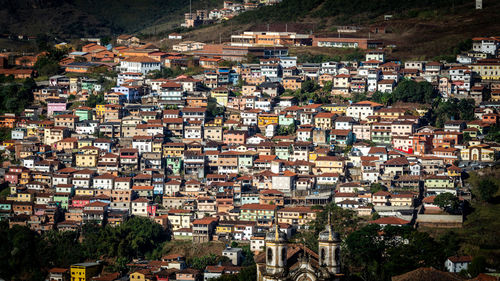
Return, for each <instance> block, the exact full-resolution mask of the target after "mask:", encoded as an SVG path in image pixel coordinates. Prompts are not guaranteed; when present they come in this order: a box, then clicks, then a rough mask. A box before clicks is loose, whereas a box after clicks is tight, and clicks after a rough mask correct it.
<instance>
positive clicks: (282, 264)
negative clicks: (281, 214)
mask: <svg viewBox="0 0 500 281" xmlns="http://www.w3.org/2000/svg"><path fill="white" fill-rule="evenodd" d="M274 218H275V222H274V224H275V227H274V229H272V230H271V231H269V232H268V233H267V234H266V274H264V281H266V280H282V279H281V278H277V277H278V276H284V274H285V273H286V255H287V254H286V250H287V247H286V242H287V239H286V234H285V233H283V232H281V231H280V230H279V225H278V215H277V213H276V212H275V213H274Z"/></svg>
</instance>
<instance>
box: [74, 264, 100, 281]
mask: <svg viewBox="0 0 500 281" xmlns="http://www.w3.org/2000/svg"><path fill="white" fill-rule="evenodd" d="M100 272H101V265H100V264H98V263H96V262H84V263H76V264H73V265H71V267H70V275H71V281H89V280H91V279H92V277H95V276H97V275H98V274H99V273H100Z"/></svg>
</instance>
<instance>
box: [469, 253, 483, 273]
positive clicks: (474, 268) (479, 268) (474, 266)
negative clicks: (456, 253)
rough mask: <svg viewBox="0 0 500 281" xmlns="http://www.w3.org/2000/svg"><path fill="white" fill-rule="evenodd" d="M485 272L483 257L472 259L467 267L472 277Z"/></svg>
mask: <svg viewBox="0 0 500 281" xmlns="http://www.w3.org/2000/svg"><path fill="white" fill-rule="evenodd" d="M485 270H486V258H485V257H483V256H478V257H474V258H473V259H472V262H471V263H470V264H469V266H468V267H467V271H468V272H469V274H470V275H471V276H472V277H475V276H478V275H479V273H483V272H484V271H485Z"/></svg>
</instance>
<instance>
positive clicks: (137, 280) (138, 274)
mask: <svg viewBox="0 0 500 281" xmlns="http://www.w3.org/2000/svg"><path fill="white" fill-rule="evenodd" d="M129 278H130V281H151V280H153V278H154V276H153V274H151V272H150V271H149V270H147V269H142V270H138V271H135V272H133V273H130V275H129ZM154 280H156V279H154Z"/></svg>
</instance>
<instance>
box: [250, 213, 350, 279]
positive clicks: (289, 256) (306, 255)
mask: <svg viewBox="0 0 500 281" xmlns="http://www.w3.org/2000/svg"><path fill="white" fill-rule="evenodd" d="M340 242H341V241H340V238H339V235H338V233H335V232H334V231H333V229H332V226H331V224H330V223H329V224H328V225H327V226H326V227H325V230H324V231H322V232H320V234H319V237H318V250H319V254H316V253H315V252H314V251H312V250H311V249H308V248H307V247H306V246H305V245H302V244H292V243H288V241H287V238H286V235H285V233H283V232H281V231H280V230H279V226H278V224H277V223H275V227H274V228H273V229H272V230H271V231H269V233H267V234H266V239H265V245H266V247H265V252H263V253H261V254H259V255H257V256H256V258H255V259H256V263H257V281H323V280H340V279H341V277H342V274H340Z"/></svg>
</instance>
